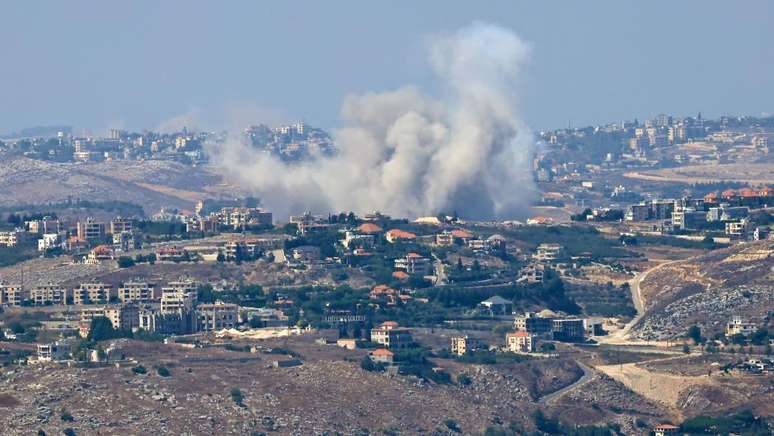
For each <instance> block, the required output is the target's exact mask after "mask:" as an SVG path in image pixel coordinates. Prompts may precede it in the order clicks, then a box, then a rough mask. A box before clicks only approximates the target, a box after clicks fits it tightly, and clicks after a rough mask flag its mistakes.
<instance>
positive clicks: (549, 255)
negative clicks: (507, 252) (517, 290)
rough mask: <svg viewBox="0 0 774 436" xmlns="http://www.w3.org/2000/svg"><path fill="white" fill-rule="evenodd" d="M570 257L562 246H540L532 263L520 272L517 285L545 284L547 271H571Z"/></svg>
mask: <svg viewBox="0 0 774 436" xmlns="http://www.w3.org/2000/svg"><path fill="white" fill-rule="evenodd" d="M568 260H570V259H569V256H567V253H566V252H565V250H564V247H562V246H561V245H560V244H546V243H544V244H540V245H538V246H537V248H536V250H535V253H534V254H533V255H532V258H531V259H530V262H529V263H527V264H526V265H525V266H524V267H523V268H521V270H520V271H519V278H518V279H517V280H516V281H517V283H522V282H524V283H543V278H544V277H545V273H546V270H548V269H553V270H556V271H559V272H563V271H567V270H568V269H570V265H569V264H568V262H567V261H568Z"/></svg>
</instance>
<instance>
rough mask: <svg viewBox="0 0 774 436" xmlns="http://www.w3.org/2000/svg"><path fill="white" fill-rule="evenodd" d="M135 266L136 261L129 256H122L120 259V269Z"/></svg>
mask: <svg viewBox="0 0 774 436" xmlns="http://www.w3.org/2000/svg"><path fill="white" fill-rule="evenodd" d="M133 266H134V260H133V259H132V258H131V257H129V256H121V257H119V258H118V267H119V268H130V267H133Z"/></svg>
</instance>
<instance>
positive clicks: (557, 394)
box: [538, 361, 594, 404]
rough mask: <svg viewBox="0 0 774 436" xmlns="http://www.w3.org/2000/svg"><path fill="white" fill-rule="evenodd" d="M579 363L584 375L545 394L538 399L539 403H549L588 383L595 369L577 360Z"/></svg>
mask: <svg viewBox="0 0 774 436" xmlns="http://www.w3.org/2000/svg"><path fill="white" fill-rule="evenodd" d="M575 363H577V364H578V367H580V369H581V370H582V371H583V375H582V376H581V377H580V378H579V379H578V380H575V383H572V384H569V385H567V386H565V387H563V388H561V389H559V390H558V391H555V392H551V393H550V394H548V395H543V396H542V397H540V399H539V400H538V403H540V404H548V403H549V402H551V401H553V400H555V399H557V398H559V397H561V396H562V395H564V394H566V393H567V392H569V391H571V390H573V389H576V388H579V387H581V386H583V385H584V384H586V383H588V382H589V381H590V380H591V377H592V376H593V375H594V370H593V369H591V368H589V367H588V366H586V365H585V364H583V363H581V362H577V361H576V362H575Z"/></svg>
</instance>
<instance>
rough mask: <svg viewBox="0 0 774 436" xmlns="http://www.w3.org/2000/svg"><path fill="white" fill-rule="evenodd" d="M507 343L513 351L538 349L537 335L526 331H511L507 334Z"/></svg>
mask: <svg viewBox="0 0 774 436" xmlns="http://www.w3.org/2000/svg"><path fill="white" fill-rule="evenodd" d="M505 345H506V346H507V347H508V351H510V352H512V353H531V352H533V351H535V349H536V345H537V336H536V335H533V334H531V333H528V332H525V331H516V332H510V333H508V334H506V335H505Z"/></svg>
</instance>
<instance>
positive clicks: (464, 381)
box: [457, 372, 473, 386]
mask: <svg viewBox="0 0 774 436" xmlns="http://www.w3.org/2000/svg"><path fill="white" fill-rule="evenodd" d="M471 383H473V380H472V379H471V378H470V376H469V375H467V374H465V373H464V372H463V373H460V374H458V375H457V384H459V385H460V386H470V384H471Z"/></svg>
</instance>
